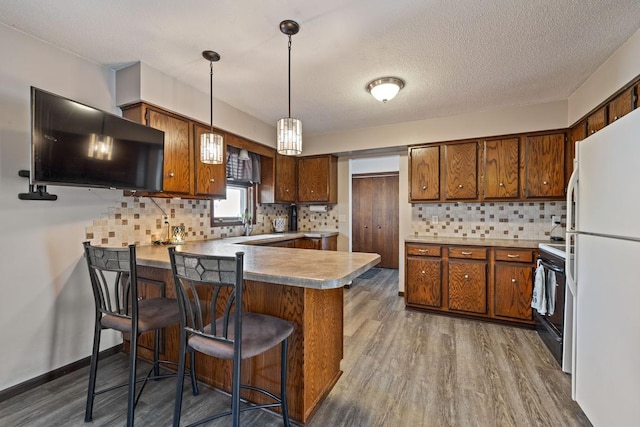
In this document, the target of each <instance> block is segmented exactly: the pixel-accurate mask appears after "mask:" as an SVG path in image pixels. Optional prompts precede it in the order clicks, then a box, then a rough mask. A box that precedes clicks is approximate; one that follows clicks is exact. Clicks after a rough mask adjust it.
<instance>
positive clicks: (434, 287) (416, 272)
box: [404, 244, 442, 309]
mask: <svg viewBox="0 0 640 427" xmlns="http://www.w3.org/2000/svg"><path fill="white" fill-rule="evenodd" d="M406 254H407V257H406V265H405V269H406V281H405V293H404V298H405V303H406V304H407V306H413V307H424V308H437V309H439V308H441V307H442V257H441V248H440V246H431V245H418V244H407V245H406Z"/></svg>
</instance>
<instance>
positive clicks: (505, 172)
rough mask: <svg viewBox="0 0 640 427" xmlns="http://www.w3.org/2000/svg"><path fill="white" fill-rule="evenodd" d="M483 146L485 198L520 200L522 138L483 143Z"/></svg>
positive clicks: (492, 140)
mask: <svg viewBox="0 0 640 427" xmlns="http://www.w3.org/2000/svg"><path fill="white" fill-rule="evenodd" d="M482 145H483V147H482V153H483V159H482V170H483V180H482V182H483V188H482V194H483V197H484V198H485V199H514V198H518V197H519V196H520V193H519V187H520V185H519V183H520V181H519V178H518V171H519V168H518V161H519V160H518V159H519V158H520V138H508V139H491V140H486V141H483V143H482Z"/></svg>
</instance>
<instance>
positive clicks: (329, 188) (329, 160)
mask: <svg viewBox="0 0 640 427" xmlns="http://www.w3.org/2000/svg"><path fill="white" fill-rule="evenodd" d="M297 163H298V203H311V204H313V203H328V204H335V203H338V158H337V157H336V156H333V155H330V154H327V155H321V156H308V157H298V159H297Z"/></svg>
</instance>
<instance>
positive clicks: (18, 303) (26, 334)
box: [0, 25, 120, 390]
mask: <svg viewBox="0 0 640 427" xmlns="http://www.w3.org/2000/svg"><path fill="white" fill-rule="evenodd" d="M0 52H2V63H1V65H0V199H2V208H0V236H2V245H1V246H0V271H1V272H2V280H0V295H2V298H0V343H1V344H0V360H2V363H0V390H2V389H5V388H7V387H10V386H12V385H15V384H18V383H20V382H23V381H25V380H28V379H30V378H33V377H36V376H38V375H40V374H43V373H46V372H48V371H51V370H53V369H56V368H59V367H61V366H64V365H66V364H69V363H71V362H74V361H76V360H79V359H81V358H83V357H86V356H88V355H89V354H90V353H91V343H92V341H91V340H92V331H93V296H92V293H91V288H90V285H89V279H88V274H87V272H86V266H85V264H84V258H83V257H82V241H83V240H84V238H85V227H86V226H88V225H90V224H91V220H92V218H96V217H99V216H100V215H101V214H102V213H104V212H107V209H108V208H109V207H110V206H112V205H113V201H114V200H116V199H118V198H119V196H120V194H119V192H114V191H109V190H98V191H89V190H87V189H77V188H66V187H49V191H50V192H51V193H54V194H57V195H58V200H57V201H54V202H45V201H22V200H19V199H18V193H21V192H26V191H27V185H28V180H27V179H25V178H20V177H18V170H20V169H29V163H30V155H29V153H30V129H31V128H30V89H29V88H30V86H31V85H33V86H36V87H39V88H41V89H44V90H47V91H51V92H54V93H57V94H60V95H63V96H65V97H68V98H71V99H75V100H78V101H81V102H83V103H86V104H88V105H92V106H95V107H97V108H100V109H103V110H107V111H111V112H116V111H117V109H116V106H115V102H114V97H113V93H114V86H115V79H114V78H115V74H114V72H113V71H111V70H108V69H106V68H104V67H101V66H98V65H96V64H93V63H91V62H88V61H86V60H83V59H81V58H78V57H77V56H74V55H71V54H69V53H67V52H63V51H60V50H57V49H54V48H53V47H51V46H49V45H47V44H45V43H42V42H41V41H38V40H36V39H33V38H31V37H28V36H25V35H24V34H22V33H20V32H18V31H15V30H13V29H11V28H9V27H6V26H3V25H0ZM117 342H118V337H117V336H116V335H115V334H111V335H108V334H107V335H105V337H104V339H103V346H102V348H106V347H110V346H113V345H115V344H116V343H117Z"/></svg>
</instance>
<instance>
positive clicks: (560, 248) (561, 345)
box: [533, 243, 573, 372]
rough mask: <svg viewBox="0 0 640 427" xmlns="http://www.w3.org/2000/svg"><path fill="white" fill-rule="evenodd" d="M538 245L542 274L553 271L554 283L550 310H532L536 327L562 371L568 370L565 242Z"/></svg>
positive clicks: (569, 317)
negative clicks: (541, 311) (550, 311)
mask: <svg viewBox="0 0 640 427" xmlns="http://www.w3.org/2000/svg"><path fill="white" fill-rule="evenodd" d="M538 249H539V255H538V262H539V265H540V266H542V268H543V269H544V275H545V278H548V277H549V275H554V276H555V283H556V285H557V286H556V297H555V307H554V310H553V314H544V315H542V314H540V313H538V311H537V310H533V312H534V317H535V321H536V330H537V331H538V335H539V336H540V338H542V341H543V342H544V344H545V345H546V346H547V348H548V349H549V350H550V351H551V353H552V354H553V357H554V358H555V359H556V360H557V361H558V363H559V364H560V366H561V367H562V369H563V371H565V372H571V360H570V359H571V357H570V354H571V349H570V348H568V347H567V346H570V345H571V344H570V341H571V340H570V336H571V328H572V316H573V309H572V307H573V296H572V295H571V294H570V292H568V291H567V281H566V276H565V268H566V264H567V254H566V251H565V245H564V243H541V244H540V245H539V248H538ZM567 338H569V340H567Z"/></svg>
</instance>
